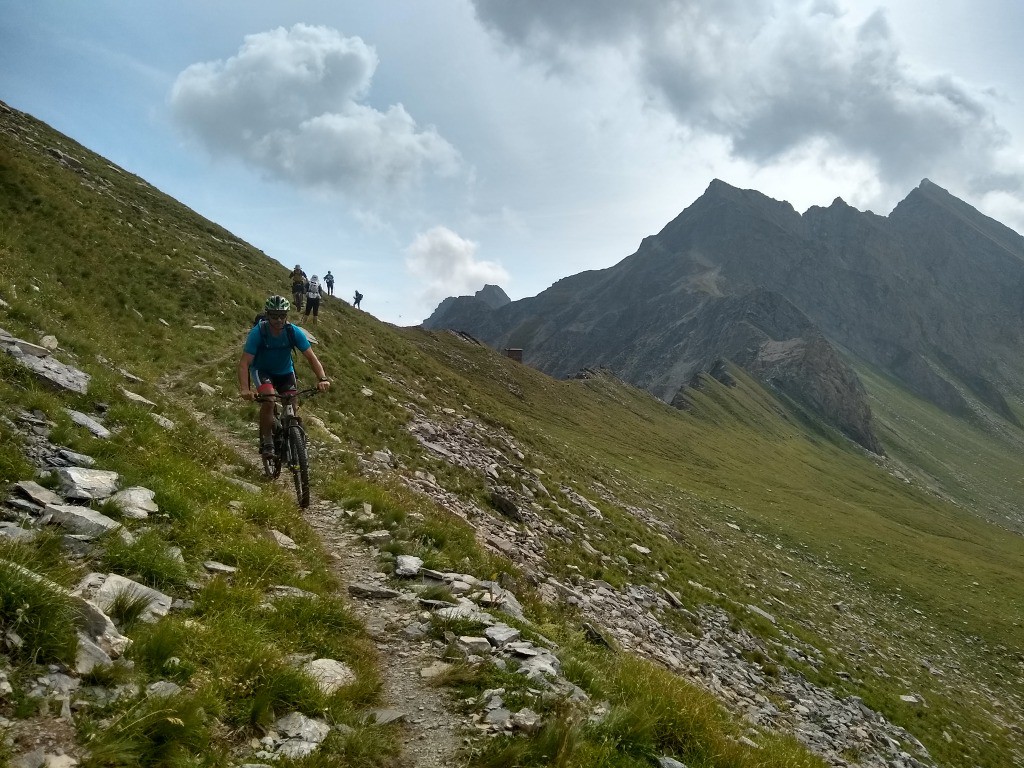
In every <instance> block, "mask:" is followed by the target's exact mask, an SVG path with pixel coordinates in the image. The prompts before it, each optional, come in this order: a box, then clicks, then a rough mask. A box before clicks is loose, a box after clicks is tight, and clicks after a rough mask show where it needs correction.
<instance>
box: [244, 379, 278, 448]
mask: <svg viewBox="0 0 1024 768" xmlns="http://www.w3.org/2000/svg"><path fill="white" fill-rule="evenodd" d="M249 374H250V376H251V377H252V380H253V382H254V383H255V384H256V393H257V394H259V395H270V394H273V392H274V382H273V377H272V376H270V375H269V374H266V373H262V372H261V371H258V370H256V369H255V368H250V369H249ZM273 435H274V401H273V400H264V401H263V402H262V403H260V451H261V452H266V448H267V447H268V446H269V447H270V452H271V453H273V446H274V437H273Z"/></svg>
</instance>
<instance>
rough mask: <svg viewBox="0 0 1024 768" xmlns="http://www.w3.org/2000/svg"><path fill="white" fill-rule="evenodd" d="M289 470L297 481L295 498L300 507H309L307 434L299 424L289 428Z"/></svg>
mask: <svg viewBox="0 0 1024 768" xmlns="http://www.w3.org/2000/svg"><path fill="white" fill-rule="evenodd" d="M288 468H289V469H290V470H291V472H292V480H294V481H295V498H297V499H298V500H299V506H300V507H302V508H303V509H305V508H306V507H308V506H309V458H308V457H307V455H306V432H305V430H303V429H302V427H300V426H299V425H297V424H294V425H292V426H291V427H289V428H288Z"/></svg>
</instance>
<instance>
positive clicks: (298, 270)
mask: <svg viewBox="0 0 1024 768" xmlns="http://www.w3.org/2000/svg"><path fill="white" fill-rule="evenodd" d="M291 281H292V298H294V299H295V309H296V310H297V311H299V312H301V311H302V302H303V301H304V300H305V298H306V282H307V280H306V273H305V272H303V271H302V267H300V266H299V265H298V264H296V265H295V269H293V270H292V274H291Z"/></svg>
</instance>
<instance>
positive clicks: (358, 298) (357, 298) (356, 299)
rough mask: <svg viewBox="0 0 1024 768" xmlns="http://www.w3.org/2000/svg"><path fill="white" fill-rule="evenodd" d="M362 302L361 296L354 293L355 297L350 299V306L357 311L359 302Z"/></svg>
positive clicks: (357, 292) (358, 293)
mask: <svg viewBox="0 0 1024 768" xmlns="http://www.w3.org/2000/svg"><path fill="white" fill-rule="evenodd" d="M362 300H363V294H361V293H360V292H359V291H356V293H355V296H353V297H352V306H353V307H355V308H356V309H359V302H360V301H362Z"/></svg>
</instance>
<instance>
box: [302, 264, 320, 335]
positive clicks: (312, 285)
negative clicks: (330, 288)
mask: <svg viewBox="0 0 1024 768" xmlns="http://www.w3.org/2000/svg"><path fill="white" fill-rule="evenodd" d="M310 311H312V312H313V324H314V325H316V316H317V315H318V314H319V313H320V278H318V277H317V276H316V275H313V277H311V278H310V279H309V284H308V285H307V286H306V314H305V315H304V317H309V313H310Z"/></svg>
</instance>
